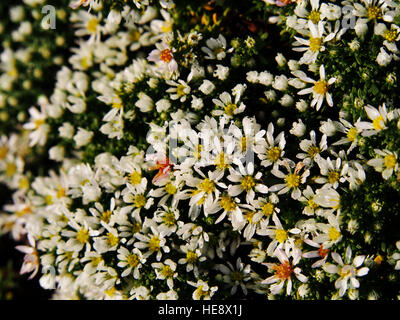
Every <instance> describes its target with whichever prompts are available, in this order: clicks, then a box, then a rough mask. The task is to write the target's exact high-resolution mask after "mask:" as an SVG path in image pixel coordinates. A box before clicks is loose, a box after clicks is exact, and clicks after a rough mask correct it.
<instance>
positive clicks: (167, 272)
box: [160, 265, 174, 278]
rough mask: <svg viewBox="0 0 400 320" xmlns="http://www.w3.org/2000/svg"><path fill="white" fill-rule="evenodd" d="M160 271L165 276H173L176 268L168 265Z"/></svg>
mask: <svg viewBox="0 0 400 320" xmlns="http://www.w3.org/2000/svg"><path fill="white" fill-rule="evenodd" d="M160 273H161V275H162V276H163V277H164V278H172V277H173V276H174V270H172V268H171V267H170V266H168V265H165V266H163V267H162V268H161V271H160Z"/></svg>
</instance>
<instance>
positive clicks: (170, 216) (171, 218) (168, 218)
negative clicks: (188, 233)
mask: <svg viewBox="0 0 400 320" xmlns="http://www.w3.org/2000/svg"><path fill="white" fill-rule="evenodd" d="M163 222H164V224H165V225H167V226H168V227H172V226H174V225H175V222H176V220H175V215H174V213H173V212H167V213H166V214H165V215H164V217H163Z"/></svg>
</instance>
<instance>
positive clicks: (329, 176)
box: [315, 157, 349, 189]
mask: <svg viewBox="0 0 400 320" xmlns="http://www.w3.org/2000/svg"><path fill="white" fill-rule="evenodd" d="M316 162H317V164H318V166H319V168H320V173H321V175H322V176H318V177H317V178H316V179H315V182H316V183H321V184H323V185H324V186H323V187H333V188H334V189H337V187H338V186H339V183H343V182H344V181H345V180H346V178H345V175H346V174H347V171H348V168H349V165H348V163H347V162H346V161H344V160H342V159H341V158H340V157H338V158H337V159H336V161H332V160H331V159H330V158H329V157H328V158H326V159H325V158H322V157H320V158H318V159H317V160H316Z"/></svg>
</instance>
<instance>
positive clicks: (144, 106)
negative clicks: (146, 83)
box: [135, 92, 154, 112]
mask: <svg viewBox="0 0 400 320" xmlns="http://www.w3.org/2000/svg"><path fill="white" fill-rule="evenodd" d="M138 98H139V100H138V101H136V103H135V106H136V107H138V108H139V109H140V111H141V112H150V111H151V110H153V108H154V101H153V99H151V98H150V97H149V96H148V95H147V94H145V93H144V92H139V93H138Z"/></svg>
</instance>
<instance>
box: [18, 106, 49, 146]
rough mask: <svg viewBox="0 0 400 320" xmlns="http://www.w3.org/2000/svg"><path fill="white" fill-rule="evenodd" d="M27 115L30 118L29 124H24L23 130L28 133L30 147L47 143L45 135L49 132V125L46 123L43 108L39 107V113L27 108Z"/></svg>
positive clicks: (32, 108) (34, 109)
mask: <svg viewBox="0 0 400 320" xmlns="http://www.w3.org/2000/svg"><path fill="white" fill-rule="evenodd" d="M29 114H30V116H31V118H30V122H28V123H26V124H24V126H23V127H24V129H27V130H29V131H31V132H30V134H29V139H30V144H29V145H30V146H31V147H32V146H34V145H37V144H38V145H40V146H43V145H44V144H45V143H46V141H47V135H48V133H49V131H50V126H49V124H47V123H46V119H47V114H46V112H45V109H44V106H43V105H41V106H40V111H39V110H38V109H36V108H35V107H31V108H29Z"/></svg>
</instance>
